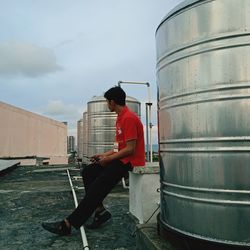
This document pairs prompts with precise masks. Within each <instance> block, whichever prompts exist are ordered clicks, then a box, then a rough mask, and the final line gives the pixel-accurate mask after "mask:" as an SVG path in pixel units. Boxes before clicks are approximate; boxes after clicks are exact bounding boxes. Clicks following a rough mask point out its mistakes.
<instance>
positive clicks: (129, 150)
mask: <svg viewBox="0 0 250 250" xmlns="http://www.w3.org/2000/svg"><path fill="white" fill-rule="evenodd" d="M135 146H136V140H129V141H127V142H126V147H125V148H123V149H121V150H120V151H119V152H117V153H114V152H113V153H112V154H110V155H105V156H104V157H103V158H101V159H100V161H99V163H100V165H101V166H105V165H107V164H108V163H109V162H110V161H113V160H119V159H122V158H125V157H127V156H129V155H133V154H134V152H135Z"/></svg>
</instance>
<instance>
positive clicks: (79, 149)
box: [77, 119, 83, 159]
mask: <svg viewBox="0 0 250 250" xmlns="http://www.w3.org/2000/svg"><path fill="white" fill-rule="evenodd" d="M77 155H78V158H81V159H82V156H83V119H80V120H79V121H77Z"/></svg>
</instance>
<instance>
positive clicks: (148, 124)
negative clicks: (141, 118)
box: [118, 81, 153, 162]
mask: <svg viewBox="0 0 250 250" xmlns="http://www.w3.org/2000/svg"><path fill="white" fill-rule="evenodd" d="M122 83H125V84H141V85H147V87H148V103H146V137H147V138H148V137H149V143H148V141H147V161H149V159H148V144H150V162H153V152H152V150H153V146H152V127H153V125H152V122H151V106H152V102H151V92H150V84H149V82H130V81H118V86H119V87H121V84H122ZM147 106H148V107H149V108H148V109H147ZM147 117H148V119H147ZM147 120H148V121H147ZM148 128H149V136H148Z"/></svg>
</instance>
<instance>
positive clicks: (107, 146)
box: [88, 96, 140, 156]
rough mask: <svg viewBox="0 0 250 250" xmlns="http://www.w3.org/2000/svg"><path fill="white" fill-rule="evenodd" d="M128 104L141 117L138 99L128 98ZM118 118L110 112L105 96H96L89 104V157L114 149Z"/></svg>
mask: <svg viewBox="0 0 250 250" xmlns="http://www.w3.org/2000/svg"><path fill="white" fill-rule="evenodd" d="M126 104H127V106H128V107H129V108H130V109H131V110H132V111H134V112H135V113H136V114H137V115H138V116H140V102H139V101H138V100H137V99H135V98H133V97H130V96H127V98H126ZM116 116H117V115H116V113H114V112H110V111H109V109H108V107H107V102H106V99H105V98H104V97H103V96H95V97H93V98H92V99H91V100H90V101H89V102H88V156H92V155H94V154H97V153H103V152H105V151H108V150H111V149H112V148H113V147H114V141H115V120H116Z"/></svg>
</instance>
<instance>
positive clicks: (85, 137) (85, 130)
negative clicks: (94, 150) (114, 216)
mask: <svg viewBox="0 0 250 250" xmlns="http://www.w3.org/2000/svg"><path fill="white" fill-rule="evenodd" d="M82 151H83V158H82V162H83V163H84V164H86V163H88V160H87V158H86V156H87V155H88V113H87V112H84V113H83V150H82Z"/></svg>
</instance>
